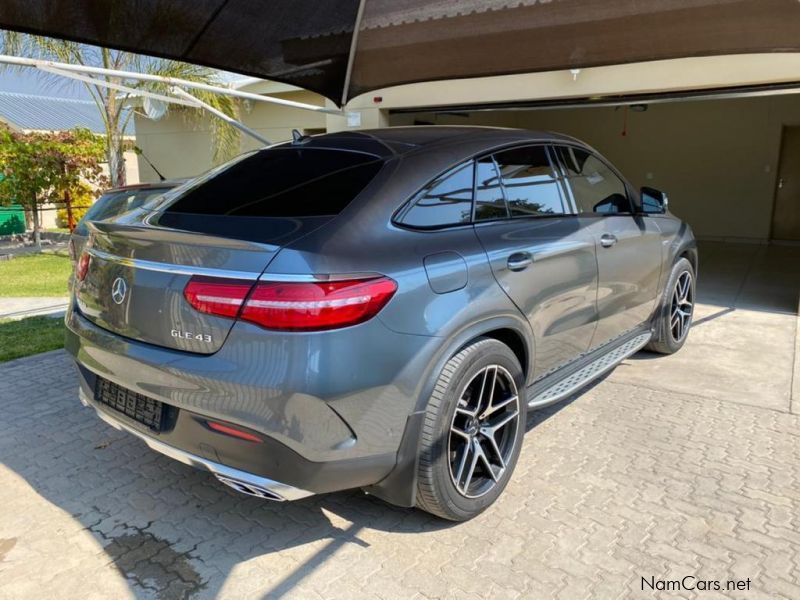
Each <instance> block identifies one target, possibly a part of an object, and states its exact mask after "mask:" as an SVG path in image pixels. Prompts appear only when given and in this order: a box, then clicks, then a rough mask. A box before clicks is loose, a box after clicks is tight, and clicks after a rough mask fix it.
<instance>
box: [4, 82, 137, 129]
mask: <svg viewBox="0 0 800 600" xmlns="http://www.w3.org/2000/svg"><path fill="white" fill-rule="evenodd" d="M0 121H4V122H6V123H8V124H9V125H11V126H13V127H16V128H17V129H23V130H44V131H63V130H67V129H74V128H75V127H84V128H86V129H90V130H91V131H94V132H95V133H104V132H105V125H104V124H103V118H102V116H101V115H100V112H99V110H98V109H97V105H96V104H95V103H94V101H92V100H78V99H74V98H54V97H51V96H35V95H33V94H18V93H14V92H1V91H0ZM131 121H132V119H131ZM126 133H129V134H130V133H132V132H131V131H128V132H126Z"/></svg>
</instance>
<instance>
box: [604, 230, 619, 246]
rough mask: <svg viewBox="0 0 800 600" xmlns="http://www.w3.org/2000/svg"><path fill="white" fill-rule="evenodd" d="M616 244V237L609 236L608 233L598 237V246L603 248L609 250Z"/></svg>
mask: <svg viewBox="0 0 800 600" xmlns="http://www.w3.org/2000/svg"><path fill="white" fill-rule="evenodd" d="M616 243H617V236H615V235H611V234H610V233H604V234H603V235H601V236H600V245H601V246H602V247H603V248H611V246H613V245H614V244H616Z"/></svg>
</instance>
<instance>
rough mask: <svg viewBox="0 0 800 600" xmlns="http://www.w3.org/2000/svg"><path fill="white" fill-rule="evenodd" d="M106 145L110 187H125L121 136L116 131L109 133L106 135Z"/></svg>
mask: <svg viewBox="0 0 800 600" xmlns="http://www.w3.org/2000/svg"><path fill="white" fill-rule="evenodd" d="M106 143H107V144H108V151H107V152H108V176H109V178H110V179H111V187H114V188H116V187H120V186H123V185H125V153H124V150H123V147H122V136H121V135H120V134H119V132H118V131H109V132H108V133H107V134H106Z"/></svg>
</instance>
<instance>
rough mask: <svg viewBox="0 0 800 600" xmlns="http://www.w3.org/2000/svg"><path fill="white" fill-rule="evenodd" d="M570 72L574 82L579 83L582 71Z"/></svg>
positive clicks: (571, 70) (572, 70)
mask: <svg viewBox="0 0 800 600" xmlns="http://www.w3.org/2000/svg"><path fill="white" fill-rule="evenodd" d="M569 72H570V73H572V81H578V75H580V74H581V70H580V69H570V70H569Z"/></svg>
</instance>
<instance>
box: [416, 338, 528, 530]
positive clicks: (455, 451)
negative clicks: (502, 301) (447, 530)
mask: <svg viewBox="0 0 800 600" xmlns="http://www.w3.org/2000/svg"><path fill="white" fill-rule="evenodd" d="M489 381H492V382H493V384H494V385H493V387H492V388H491V390H492V391H493V392H494V393H493V396H491V399H490V397H489V396H490V388H489V387H488V386H486V385H484V384H485V383H488V382H489ZM481 388H483V389H481ZM524 389H525V386H524V376H523V373H522V367H521V366H520V364H519V361H518V360H517V357H516V356H515V355H514V353H513V352H512V351H511V349H510V348H508V346H506V345H505V344H502V343H501V342H498V341H497V340H494V339H489V338H480V339H478V340H476V341H475V342H473V343H471V344H470V345H468V346H466V347H465V348H463V349H462V350H461V351H460V352H459V353H458V354H456V355H455V356H453V357H452V358H451V359H450V360H449V361H448V362H447V364H446V365H445V366H444V368H443V369H442V372H441V373H440V375H439V378H438V380H437V382H436V385H435V386H434V390H433V393H432V395H431V398H430V401H429V403H428V407H427V410H426V413H425V418H424V419H423V424H422V432H421V441H420V454H419V463H418V467H417V493H416V496H417V507H418V508H420V509H422V510H425V511H427V512H429V513H432V514H434V515H436V516H439V517H441V518H443V519H449V520H451V521H466V520H468V519H471V518H473V517H475V516H477V515H478V514H480V513H481V512H483V511H484V510H486V509H487V508H488V507H489V506H491V505H492V503H494V501H495V500H497V498H498V497H499V496H500V494H501V493H502V492H503V490H504V489H505V486H506V484H507V483H508V481H509V479H510V478H511V474H512V473H513V471H514V467H515V466H516V464H517V459H518V458H519V453H520V449H521V447H522V438H523V436H524V434H525V415H526V408H527V404H526V402H525V398H524V393H522V394H521V392H520V390H522V391H523V392H524ZM514 398H516V399H515V400H514ZM457 408H458V409H459V410H458V411H456V409H457ZM489 409H491V410H489ZM468 413H472V414H468ZM514 413H516V416H513V415H514ZM503 421H505V424H503V425H502V426H500V427H498V424H500V423H502V422H503ZM493 429H494V431H493V432H492V430H493ZM456 430H457V431H458V433H455V431H456ZM490 437H491V438H493V439H494V445H492V442H491V441H490V440H489V438H490ZM478 446H479V447H480V449H477V447H478ZM503 465H504V466H503ZM470 469H471V470H472V471H471V474H470ZM456 476H458V477H459V479H456Z"/></svg>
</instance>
